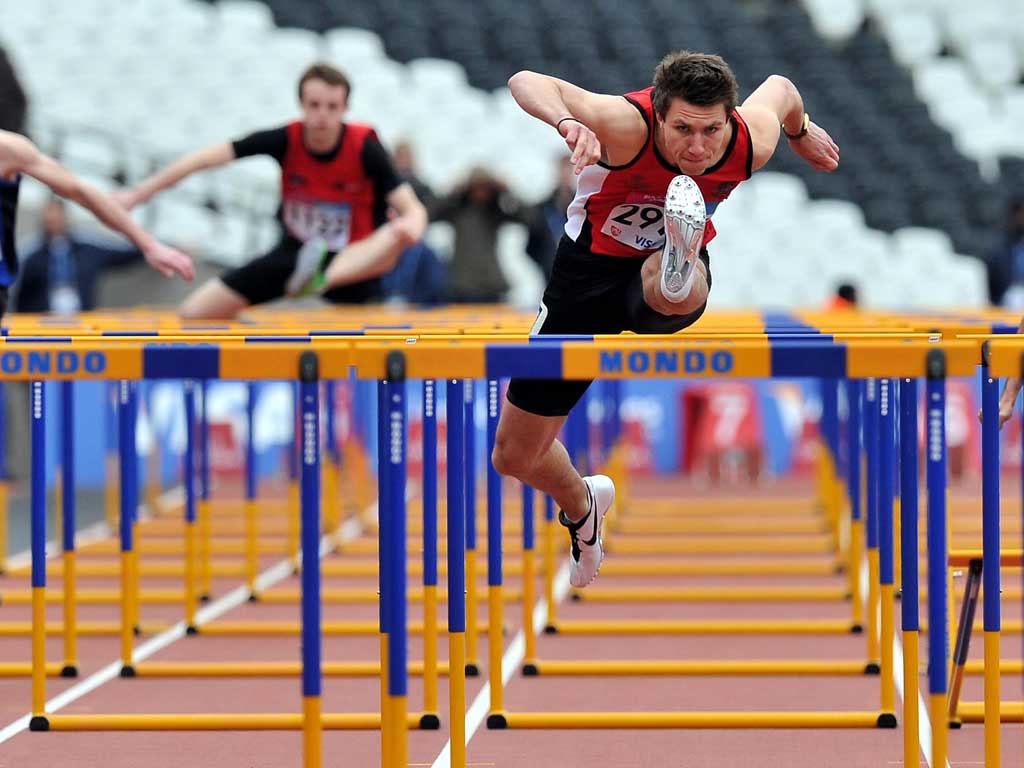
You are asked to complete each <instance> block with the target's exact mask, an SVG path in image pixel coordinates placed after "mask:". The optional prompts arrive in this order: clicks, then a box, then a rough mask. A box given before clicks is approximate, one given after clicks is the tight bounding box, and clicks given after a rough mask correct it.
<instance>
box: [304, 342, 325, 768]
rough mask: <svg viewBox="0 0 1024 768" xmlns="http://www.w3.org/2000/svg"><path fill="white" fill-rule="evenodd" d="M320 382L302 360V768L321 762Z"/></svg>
mask: <svg viewBox="0 0 1024 768" xmlns="http://www.w3.org/2000/svg"><path fill="white" fill-rule="evenodd" d="M319 377H320V373H319V364H318V361H317V356H316V354H315V353H313V352H304V353H303V354H302V357H301V358H300V359H299V381H300V385H299V386H300V399H301V406H300V407H301V412H302V435H303V441H302V445H303V446H309V448H308V449H307V450H304V451H303V453H302V477H301V484H302V493H301V497H302V533H301V536H302V561H303V562H302V711H303V720H302V746H303V768H320V766H321V762H322V742H323V736H322V729H323V723H322V704H321V695H322V686H323V680H322V676H321V669H320V666H321V631H320V630H321V616H320V610H321V608H320V498H319V497H320V466H319V465H320V441H319V434H318V433H319V430H320V425H319V418H320V397H319V392H318V387H319V382H318V379H319Z"/></svg>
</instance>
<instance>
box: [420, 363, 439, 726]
mask: <svg viewBox="0 0 1024 768" xmlns="http://www.w3.org/2000/svg"><path fill="white" fill-rule="evenodd" d="M437 635H438V633H437V405H436V396H435V382H434V380H433V379H424V380H423V715H422V717H421V718H420V728H421V729H430V730H434V729H437V728H440V727H441V719H440V717H439V716H438V712H439V710H438V703H437Z"/></svg>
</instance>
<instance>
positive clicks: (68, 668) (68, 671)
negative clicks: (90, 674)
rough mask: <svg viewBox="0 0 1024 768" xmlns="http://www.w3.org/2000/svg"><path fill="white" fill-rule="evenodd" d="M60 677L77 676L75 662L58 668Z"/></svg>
mask: <svg viewBox="0 0 1024 768" xmlns="http://www.w3.org/2000/svg"><path fill="white" fill-rule="evenodd" d="M60 676H61V677H78V665H77V664H65V665H64V666H63V667H61V669H60Z"/></svg>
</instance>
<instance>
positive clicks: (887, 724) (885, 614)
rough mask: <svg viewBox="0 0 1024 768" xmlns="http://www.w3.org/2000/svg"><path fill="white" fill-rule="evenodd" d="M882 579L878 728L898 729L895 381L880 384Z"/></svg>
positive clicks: (879, 569)
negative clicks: (894, 555)
mask: <svg viewBox="0 0 1024 768" xmlns="http://www.w3.org/2000/svg"><path fill="white" fill-rule="evenodd" d="M878 385H879V387H878V413H879V419H878V437H879V443H878V469H879V473H878V580H879V586H880V592H879V599H880V601H881V614H882V615H881V625H880V629H881V651H882V653H881V662H882V666H881V677H882V680H881V683H882V711H881V714H879V716H878V725H879V727H883V728H895V727H896V681H895V678H894V677H893V641H894V623H895V618H896V617H895V611H896V604H895V601H896V587H895V584H894V582H893V574H894V568H893V517H892V512H893V507H892V503H893V502H892V496H893V491H892V480H893V474H892V466H893V464H894V462H895V460H896V457H895V455H894V454H895V451H894V446H893V440H894V437H895V436H894V433H893V429H894V427H895V423H894V421H895V420H894V418H893V406H894V405H895V402H894V401H895V398H894V397H893V393H892V380H891V379H880V380H879V382H878Z"/></svg>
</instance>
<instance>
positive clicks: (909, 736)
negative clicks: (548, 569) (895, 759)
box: [903, 629, 921, 765]
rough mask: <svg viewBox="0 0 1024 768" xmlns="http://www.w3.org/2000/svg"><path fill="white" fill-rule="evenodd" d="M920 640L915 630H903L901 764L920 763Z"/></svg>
mask: <svg viewBox="0 0 1024 768" xmlns="http://www.w3.org/2000/svg"><path fill="white" fill-rule="evenodd" d="M920 642H921V638H920V633H918V632H917V631H915V630H911V629H908V630H904V631H903V765H919V764H920V754H921V746H920V738H921V737H920V729H921V723H920V714H919V711H918V704H917V701H918V689H919V682H918V681H919V678H920V674H921V673H920V670H919V664H920Z"/></svg>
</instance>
